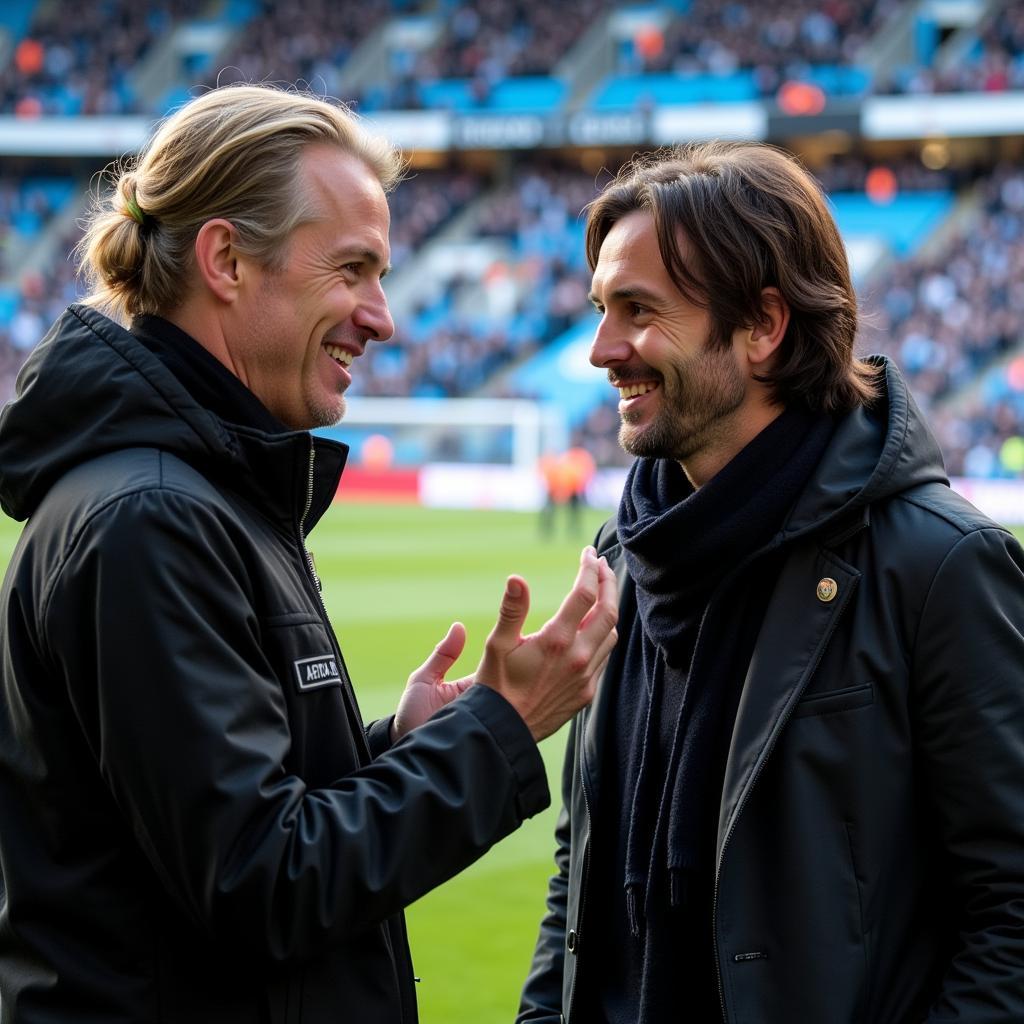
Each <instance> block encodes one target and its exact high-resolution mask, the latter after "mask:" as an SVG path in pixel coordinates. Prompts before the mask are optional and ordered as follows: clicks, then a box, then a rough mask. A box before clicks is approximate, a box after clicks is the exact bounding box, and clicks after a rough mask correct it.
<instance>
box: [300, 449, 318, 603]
mask: <svg viewBox="0 0 1024 1024" xmlns="http://www.w3.org/2000/svg"><path fill="white" fill-rule="evenodd" d="M315 465H316V445H315V444H314V443H313V438H310V439H309V478H308V480H307V482H306V507H305V508H304V509H303V510H302V516H301V518H300V519H299V543H301V544H302V553H303V554H304V555H305V556H306V565H308V566H309V574H310V576H312V577H313V582H314V583H315V584H316V592H317V594H321V593H323V585H322V584H321V582H320V577H319V576H318V575H317V572H316V566H315V565H314V564H313V556H312V555H311V554H310V553H309V549H308V548H307V547H306V519H307V517H308V516H309V510H310V509H311V508H312V507H313V470H314V467H315Z"/></svg>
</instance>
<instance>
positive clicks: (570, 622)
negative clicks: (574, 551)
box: [545, 547, 600, 643]
mask: <svg viewBox="0 0 1024 1024" xmlns="http://www.w3.org/2000/svg"><path fill="white" fill-rule="evenodd" d="M599 564H600V563H599V561H598V558H597V552H595V551H594V549H593V548H592V547H586V548H584V549H583V552H582V553H581V555H580V568H579V572H577V574H576V580H575V582H574V583H573V585H572V589H571V590H570V591H569V593H568V594H566V595H565V597H564V598H563V600H562V603H561V605H560V606H559V608H558V611H557V612H555V614H554V615H553V616H552V617H551V618H550V619H549V620H548V622H547V625H546V626H545V631H546V632H548V633H550V634H553V635H554V636H555V637H557V638H559V639H561V640H562V641H563V642H566V643H571V642H572V640H573V638H574V637H575V636H576V633H577V632H578V631H579V628H580V623H582V622H583V620H584V618H585V617H586V615H587V613H588V612H589V611H590V609H591V608H593V606H594V602H595V601H596V600H597V599H598V596H599V594H600V570H599Z"/></svg>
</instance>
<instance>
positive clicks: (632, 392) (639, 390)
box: [619, 384, 655, 398]
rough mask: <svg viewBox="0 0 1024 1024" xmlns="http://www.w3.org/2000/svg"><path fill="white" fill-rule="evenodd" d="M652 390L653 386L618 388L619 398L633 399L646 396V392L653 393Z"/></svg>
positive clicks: (635, 385) (642, 385) (641, 385)
mask: <svg viewBox="0 0 1024 1024" xmlns="http://www.w3.org/2000/svg"><path fill="white" fill-rule="evenodd" d="M654 388H655V385H654V384H630V385H629V386H628V387H624V388H619V397H620V398H635V397H636V396H637V395H646V394H647V392H648V391H653V390H654Z"/></svg>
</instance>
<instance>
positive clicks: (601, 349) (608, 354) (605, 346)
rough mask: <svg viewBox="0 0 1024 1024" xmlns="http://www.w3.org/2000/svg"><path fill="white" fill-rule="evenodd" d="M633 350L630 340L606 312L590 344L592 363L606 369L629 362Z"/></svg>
mask: <svg viewBox="0 0 1024 1024" xmlns="http://www.w3.org/2000/svg"><path fill="white" fill-rule="evenodd" d="M632 352H633V349H632V346H631V345H630V344H629V341H628V340H627V339H626V338H624V337H623V334H622V332H621V331H620V330H617V329H616V327H615V323H614V321H613V320H612V318H611V317H610V316H609V314H608V313H605V314H604V316H602V317H601V322H600V323H599V324H598V325H597V330H596V331H595V332H594V340H593V342H592V343H591V345H590V362H591V364H592V365H593V366H597V367H601V368H605V369H606V368H607V367H609V366H614V365H616V364H618V363H625V362H628V361H629V358H630V356H631V355H632Z"/></svg>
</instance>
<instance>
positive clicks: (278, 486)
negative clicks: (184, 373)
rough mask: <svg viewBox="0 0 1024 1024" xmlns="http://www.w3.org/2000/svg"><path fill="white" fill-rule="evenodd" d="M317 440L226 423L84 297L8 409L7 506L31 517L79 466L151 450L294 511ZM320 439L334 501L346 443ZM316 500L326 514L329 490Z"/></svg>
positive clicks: (3, 481) (323, 475) (22, 379)
mask: <svg viewBox="0 0 1024 1024" xmlns="http://www.w3.org/2000/svg"><path fill="white" fill-rule="evenodd" d="M309 437H310V435H309V434H308V433H306V432H305V431H290V432H287V433H283V434H276V435H271V434H265V433H262V432H261V431H257V430H251V429H248V428H244V427H236V426H234V425H228V424H225V423H224V422H223V421H222V420H220V419H219V418H218V417H217V416H215V415H214V414H213V413H211V412H209V411H208V410H206V409H204V408H203V407H202V406H201V405H199V404H198V403H197V402H196V401H195V399H194V398H192V396H191V395H190V394H189V393H188V391H187V390H186V389H185V388H184V387H183V386H182V384H181V383H179V381H178V379H177V378H176V377H175V376H174V374H172V373H171V372H170V370H168V369H167V368H166V367H165V366H164V364H163V363H162V362H161V361H160V360H159V359H158V358H157V357H156V356H155V355H153V353H151V352H150V351H149V350H148V349H147V348H146V347H145V346H144V345H141V344H140V343H139V342H138V341H136V340H135V338H134V337H132V335H131V334H129V333H128V331H126V330H125V329H124V328H123V327H120V326H119V325H118V324H116V323H114V322H113V321H112V320H110V319H109V318H108V317H106V316H104V315H103V314H102V313H100V312H99V311H98V310H95V309H92V308H90V307H88V306H83V305H77V304H76V305H73V306H70V307H69V308H68V309H67V310H66V311H65V312H64V314H63V315H62V316H61V317H60V319H59V320H57V322H56V323H55V324H54V325H53V327H52V328H51V329H50V331H49V333H48V334H47V335H46V337H45V338H44V339H43V340H42V341H41V342H40V343H39V344H38V345H37V346H36V348H35V349H34V350H33V352H32V354H31V355H30V356H29V359H28V362H26V364H25V366H24V367H23V368H22V371H21V373H20V374H19V375H18V385H17V394H16V397H15V398H14V400H13V401H12V402H9V403H8V404H7V405H6V406H4V408H3V410H2V411H0V506H2V507H3V510H4V512H6V513H7V515H9V516H11V517H13V518H14V519H25V518H27V517H28V516H29V515H31V514H32V512H33V511H34V510H35V509H36V508H37V507H38V505H39V503H40V502H41V501H42V499H43V497H44V496H45V495H46V493H47V491H49V489H50V488H51V487H52V486H53V484H54V483H56V481H57V480H59V479H60V478H61V477H62V476H63V475H64V474H65V473H67V472H68V470H70V469H71V468H72V467H74V466H76V465H79V464H80V463H83V462H86V461H88V460H90V459H94V458H97V457H98V456H100V455H104V454H106V453H108V452H113V451H118V450H121V449H124V448H133V447H147V448H159V449H161V450H163V451H168V452H172V453H173V454H175V455H177V456H179V457H181V458H183V459H184V460H185V461H187V462H190V463H197V464H201V465H210V464H213V465H217V466H218V467H219V468H220V470H221V471H224V472H229V473H231V474H232V475H233V476H235V477H237V478H238V479H240V480H250V481H252V486H254V487H257V488H258V489H260V490H261V491H269V492H270V494H271V496H272V497H276V499H277V501H278V503H279V504H281V505H282V506H286V508H284V507H283V508H282V509H280V510H279V511H281V512H282V513H283V512H284V511H287V512H288V514H290V513H291V510H292V508H293V505H294V498H295V495H294V492H295V490H296V488H301V490H302V497H303V498H304V497H305V491H306V486H305V481H306V480H307V479H308V461H309V452H310V440H309ZM315 444H316V447H317V450H318V452H319V451H320V450H324V451H325V453H328V454H329V455H330V458H328V459H326V460H321V466H319V467H318V471H317V474H316V476H317V484H318V486H319V488H320V490H321V491H323V492H326V491H327V490H330V495H329V497H327V498H326V501H327V502H329V500H330V498H331V497H333V489H331V486H330V479H329V478H333V481H334V486H336V485H337V476H338V475H340V472H341V467H342V466H343V465H344V462H345V455H346V453H347V448H346V447H345V446H344V445H338V444H335V443H333V442H329V441H324V440H323V439H317V440H316V442H315ZM296 460H298V461H299V465H298V466H295V465H294V463H295V461H296ZM324 463H326V464H324ZM261 497H262V498H265V497H266V494H261ZM313 504H314V508H313V509H312V510H311V511H313V512H315V513H316V514H317V515H316V517H317V518H318V516H319V514H320V513H322V512H323V509H324V508H325V507H326V502H325V500H324V494H320V495H319V496H318V498H317V499H315V500H314V503H313ZM310 518H311V521H315V519H313V517H310Z"/></svg>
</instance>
